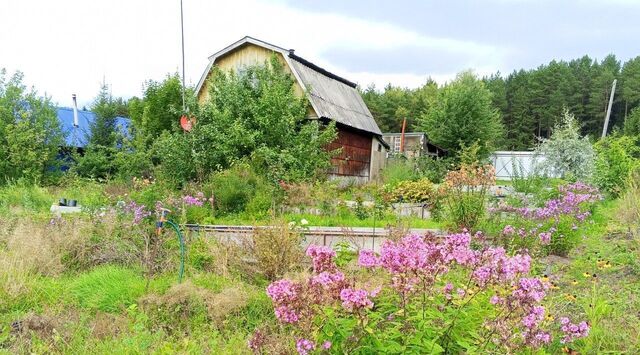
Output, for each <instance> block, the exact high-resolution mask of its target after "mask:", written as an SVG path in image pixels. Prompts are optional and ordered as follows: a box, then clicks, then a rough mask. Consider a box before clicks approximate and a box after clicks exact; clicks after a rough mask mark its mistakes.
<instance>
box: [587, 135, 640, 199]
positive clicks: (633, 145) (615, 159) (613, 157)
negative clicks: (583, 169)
mask: <svg viewBox="0 0 640 355" xmlns="http://www.w3.org/2000/svg"><path fill="white" fill-rule="evenodd" d="M594 148H595V151H596V161H595V173H594V182H595V183H596V185H598V187H599V188H600V189H601V190H603V191H605V192H607V193H608V194H610V195H611V196H614V197H616V196H619V195H620V194H621V193H622V192H623V190H624V186H625V183H626V181H627V179H628V178H629V175H630V173H631V171H632V170H633V169H634V167H636V166H639V165H640V160H638V158H640V139H639V138H634V137H629V136H620V137H607V138H606V139H603V140H600V141H598V142H597V143H596V144H595V145H594Z"/></svg>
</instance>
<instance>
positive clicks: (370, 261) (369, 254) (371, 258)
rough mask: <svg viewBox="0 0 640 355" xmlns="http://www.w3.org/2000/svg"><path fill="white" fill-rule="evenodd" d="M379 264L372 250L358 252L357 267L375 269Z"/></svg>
mask: <svg viewBox="0 0 640 355" xmlns="http://www.w3.org/2000/svg"><path fill="white" fill-rule="evenodd" d="M379 264H380V259H379V258H378V256H377V255H376V253H375V252H374V251H373V250H369V249H363V250H360V254H359V255H358V265H360V266H362V267H366V268H371V267H376V266H378V265H379Z"/></svg>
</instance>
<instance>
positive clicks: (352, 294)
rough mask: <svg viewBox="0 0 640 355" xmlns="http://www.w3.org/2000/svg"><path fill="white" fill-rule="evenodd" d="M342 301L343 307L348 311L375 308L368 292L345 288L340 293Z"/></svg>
mask: <svg viewBox="0 0 640 355" xmlns="http://www.w3.org/2000/svg"><path fill="white" fill-rule="evenodd" d="M340 300H342V307H344V308H345V309H346V310H348V311H353V310H357V309H362V308H371V307H373V302H371V300H370V299H369V292H368V291H367V290H362V289H353V288H345V289H343V290H342V291H340Z"/></svg>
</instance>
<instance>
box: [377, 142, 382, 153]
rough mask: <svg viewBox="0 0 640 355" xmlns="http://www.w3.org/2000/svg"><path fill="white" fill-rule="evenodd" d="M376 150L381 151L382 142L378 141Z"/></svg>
mask: <svg viewBox="0 0 640 355" xmlns="http://www.w3.org/2000/svg"><path fill="white" fill-rule="evenodd" d="M378 151H379V152H381V151H382V144H380V143H378Z"/></svg>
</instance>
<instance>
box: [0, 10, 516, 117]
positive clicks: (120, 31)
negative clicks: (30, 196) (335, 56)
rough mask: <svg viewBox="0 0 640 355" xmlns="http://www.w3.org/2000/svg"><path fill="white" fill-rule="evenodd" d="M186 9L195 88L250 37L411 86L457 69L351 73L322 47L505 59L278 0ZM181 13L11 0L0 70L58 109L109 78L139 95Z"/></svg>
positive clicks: (172, 59) (175, 55)
mask: <svg viewBox="0 0 640 355" xmlns="http://www.w3.org/2000/svg"><path fill="white" fill-rule="evenodd" d="M184 7H185V9H184V10H185V14H184V16H185V47H186V48H185V50H186V55H187V63H186V69H187V75H186V76H187V82H188V83H190V84H195V83H197V81H198V79H199V78H200V75H201V74H202V71H203V70H204V68H205V66H206V64H207V57H208V56H209V55H211V54H212V53H214V52H216V51H218V50H219V49H221V48H223V47H225V46H227V45H228V44H230V43H232V42H234V41H236V40H238V39H240V38H241V37H243V36H245V35H251V36H254V37H257V38H259V39H262V40H265V41H268V42H271V43H273V44H276V45H280V46H287V47H291V48H295V49H296V51H297V53H299V54H300V55H302V56H304V57H305V58H307V59H308V60H311V61H313V62H314V63H317V64H318V65H321V66H324V67H326V68H327V69H329V70H332V71H335V72H336V73H337V74H339V75H343V76H345V77H347V78H349V79H350V80H353V81H357V82H359V83H361V84H363V85H366V84H368V83H369V82H375V83H376V84H379V83H387V82H392V83H394V84H397V85H403V86H410V87H414V86H419V85H422V83H424V81H425V80H426V78H427V77H428V76H432V77H433V78H435V79H436V80H439V81H445V80H448V79H450V78H451V77H452V76H453V74H451V73H424V75H412V74H406V73H402V72H398V73H367V72H364V71H363V72H349V71H344V70H342V69H341V68H340V67H339V66H336V65H334V64H332V63H329V62H327V61H326V60H325V59H324V58H323V53H327V52H328V51H331V49H339V48H345V47H348V48H350V49H355V50H358V49H363V50H364V49H380V50H383V49H396V48H398V49H400V48H402V47H407V46H419V47H426V48H430V49H434V50H435V51H447V52H448V53H458V54H460V55H461V56H465V57H472V58H473V60H472V61H470V62H469V63H468V65H469V67H481V66H489V67H493V68H495V67H498V66H499V63H500V61H501V58H503V57H504V56H505V55H506V52H504V51H503V50H500V49H499V48H494V47H492V46H487V45H481V44H476V43H473V42H466V41H458V40H454V39H447V38H436V37H429V36H424V35H422V34H419V33H416V32H413V31H410V30H407V29H403V28H400V27H397V26H394V25H391V24H387V23H378V22H372V21H366V20H362V19H355V18H351V17H347V16H343V15H339V14H328V13H317V12H311V11H304V10H298V9H292V8H290V7H287V6H286V5H285V4H283V3H281V2H271V3H269V2H264V1H258V0H239V1H225V2H222V1H207V0H184ZM179 11H180V8H179V1H178V0H173V1H168V0H161V1H152V0H140V1H127V0H112V1H104V2H95V1H91V2H88V1H80V0H66V1H44V0H43V1H37V0H22V1H11V2H9V1H6V2H5V3H4V4H3V5H2V11H1V12H0V43H1V44H2V47H3V49H2V51H0V66H2V67H6V68H7V69H8V70H10V71H13V70H21V71H23V72H24V73H25V76H26V80H27V82H28V83H29V84H33V85H35V86H36V87H37V88H38V89H39V90H40V91H41V92H42V91H46V92H47V93H49V94H50V95H52V96H53V99H54V101H57V102H59V103H60V104H61V105H69V104H70V97H71V94H72V93H77V94H78V96H79V100H80V103H81V104H88V103H89V102H90V101H91V99H92V98H93V97H94V96H95V95H96V93H97V91H98V89H99V86H100V83H101V82H102V80H103V78H105V79H106V81H107V82H108V83H109V84H110V85H111V88H112V91H113V94H114V95H117V96H125V97H128V96H133V95H140V94H141V87H142V83H143V82H144V81H145V80H147V79H156V80H160V79H162V78H163V76H164V75H165V74H166V73H168V72H175V71H177V70H179V68H180V66H181V56H180V27H179V26H180V22H179V21H180V12H179ZM399 54H400V53H399ZM398 60H402V57H401V55H399V56H398ZM426 60H428V59H426ZM382 85H384V84H380V86H382Z"/></svg>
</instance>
